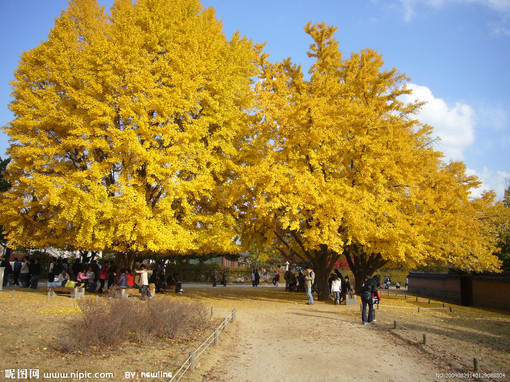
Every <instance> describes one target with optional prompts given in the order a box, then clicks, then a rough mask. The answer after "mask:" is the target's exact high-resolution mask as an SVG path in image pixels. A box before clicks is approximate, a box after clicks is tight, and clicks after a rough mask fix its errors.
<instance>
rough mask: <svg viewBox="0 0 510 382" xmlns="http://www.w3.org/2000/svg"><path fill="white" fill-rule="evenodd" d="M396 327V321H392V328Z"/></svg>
mask: <svg viewBox="0 0 510 382" xmlns="http://www.w3.org/2000/svg"><path fill="white" fill-rule="evenodd" d="M396 328H397V321H393V329H396Z"/></svg>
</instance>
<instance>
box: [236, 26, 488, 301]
mask: <svg viewBox="0 0 510 382" xmlns="http://www.w3.org/2000/svg"><path fill="white" fill-rule="evenodd" d="M305 30H306V32H307V33H308V34H309V35H310V36H311V37H312V39H313V44H312V45H311V46H310V51H309V52H308V56H309V57H310V58H311V59H312V60H313V65H312V66H311V68H310V70H309V78H307V77H305V75H304V74H303V73H302V71H301V67H300V66H297V65H294V64H292V62H291V60H290V59H286V60H284V61H283V62H281V63H276V64H272V63H270V62H269V61H267V60H264V59H263V60H262V62H261V65H262V75H261V80H260V81H259V82H258V83H257V87H256V92H257V96H258V100H257V101H258V103H257V110H258V111H259V113H258V114H257V115H256V117H257V118H258V119H257V121H256V122H254V124H253V128H252V131H251V133H252V135H251V137H250V139H249V140H247V142H246V145H245V149H244V150H243V152H244V154H245V156H244V158H243V161H242V163H240V165H239V168H238V173H239V174H240V177H239V179H237V180H236V182H237V184H238V187H237V188H235V189H236V190H238V191H237V192H238V193H239V194H240V199H239V200H240V201H239V205H238V211H239V220H240V221H241V222H242V223H243V224H242V225H241V226H242V232H243V233H244V234H245V235H244V238H245V241H246V242H250V243H252V242H253V243H258V245H267V246H273V247H275V248H279V249H280V250H281V251H282V252H285V253H287V254H288V255H289V256H294V257H295V258H298V259H300V260H301V261H302V262H307V263H311V264H312V265H313V267H314V269H315V272H316V277H317V282H318V289H319V299H321V300H327V299H329V294H330V293H329V289H328V282H327V280H328V276H329V274H330V272H331V271H332V269H333V267H334V264H335V263H336V261H337V260H338V259H339V257H340V256H341V254H344V255H345V257H346V259H347V261H348V263H349V266H350V268H351V270H352V271H353V273H354V275H355V277H356V280H355V281H356V288H357V289H358V290H359V287H360V285H361V283H362V281H363V279H364V277H365V276H370V275H372V274H373V272H374V271H375V270H376V269H378V268H380V267H382V266H383V265H386V264H393V265H407V266H413V265H419V264H426V263H427V262H429V261H431V260H434V261H439V262H442V263H445V264H451V265H452V266H459V267H462V268H464V269H473V270H481V269H490V270H493V269H497V267H498V259H497V257H495V256H493V255H492V249H493V248H494V235H493V231H492V227H491V225H490V224H486V219H485V217H486V216H487V213H486V211H488V210H489V209H490V208H491V206H493V204H494V195H493V194H486V195H484V197H482V198H480V199H477V200H471V199H470V190H472V189H473V188H474V187H477V186H478V185H479V184H480V182H479V180H478V179H476V178H475V177H472V176H467V175H466V174H465V167H464V165H463V164H462V163H457V162H454V163H450V164H443V163H442V162H441V153H439V152H436V151H434V149H433V147H432V144H431V142H432V141H433V139H432V137H431V127H430V126H426V125H421V124H420V123H419V122H418V121H417V120H416V119H415V118H413V115H414V113H416V112H417V111H418V110H419V107H420V104H404V103H403V102H402V101H401V100H400V99H401V98H400V96H402V95H404V94H408V93H409V92H410V91H409V90H408V89H407V88H406V86H405V82H406V81H407V78H406V77H405V76H404V75H403V74H401V73H399V72H398V71H397V70H396V69H392V70H383V69H382V67H383V61H382V58H381V56H380V55H379V54H377V53H376V52H375V51H373V50H363V51H362V52H360V53H353V54H352V55H351V56H350V57H349V58H347V59H343V58H342V55H341V53H340V51H339V50H338V43H337V41H336V40H335V39H334V38H333V35H334V32H335V30H336V28H334V27H330V26H326V25H324V24H320V25H311V24H308V25H307V26H306V28H305ZM242 196H244V198H243V197H242Z"/></svg>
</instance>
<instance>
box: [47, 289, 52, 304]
mask: <svg viewBox="0 0 510 382" xmlns="http://www.w3.org/2000/svg"><path fill="white" fill-rule="evenodd" d="M50 297H51V289H49V290H48V297H46V302H50Z"/></svg>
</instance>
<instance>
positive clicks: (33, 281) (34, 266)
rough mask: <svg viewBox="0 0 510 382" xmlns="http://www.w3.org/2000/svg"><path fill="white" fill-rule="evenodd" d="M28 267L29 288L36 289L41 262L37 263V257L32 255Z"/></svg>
mask: <svg viewBox="0 0 510 382" xmlns="http://www.w3.org/2000/svg"><path fill="white" fill-rule="evenodd" d="M28 267H29V269H30V275H31V276H30V288H32V289H37V284H38V283H39V277H40V276H41V264H40V263H39V259H37V258H35V257H33V258H31V259H30V264H29V266H28Z"/></svg>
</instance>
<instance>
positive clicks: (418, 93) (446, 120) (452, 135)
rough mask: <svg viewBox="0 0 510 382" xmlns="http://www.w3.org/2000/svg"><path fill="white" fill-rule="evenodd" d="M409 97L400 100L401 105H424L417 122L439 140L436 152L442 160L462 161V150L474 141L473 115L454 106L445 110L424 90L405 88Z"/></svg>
mask: <svg viewBox="0 0 510 382" xmlns="http://www.w3.org/2000/svg"><path fill="white" fill-rule="evenodd" d="M408 88H410V89H411V90H412V91H413V93H412V94H411V95H408V96H405V97H404V102H412V101H420V102H426V104H425V105H424V106H423V107H422V109H421V111H420V113H419V114H418V115H417V118H418V120H420V121H421V122H423V123H426V124H427V125H430V126H432V127H433V128H434V135H436V136H438V137H439V138H440V139H441V140H440V142H439V144H438V147H437V149H438V150H439V151H442V152H443V153H444V154H445V157H446V159H452V160H464V150H465V149H466V148H467V147H469V146H471V145H472V144H473V142H474V141H475V125H476V121H475V112H474V110H473V108H472V107H471V106H469V105H466V104H462V103H459V102H456V103H455V105H454V106H449V105H448V104H447V103H446V102H445V101H444V100H443V99H441V98H436V97H434V95H433V94H432V91H431V90H430V89H429V88H428V87H426V86H419V85H415V84H408Z"/></svg>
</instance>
